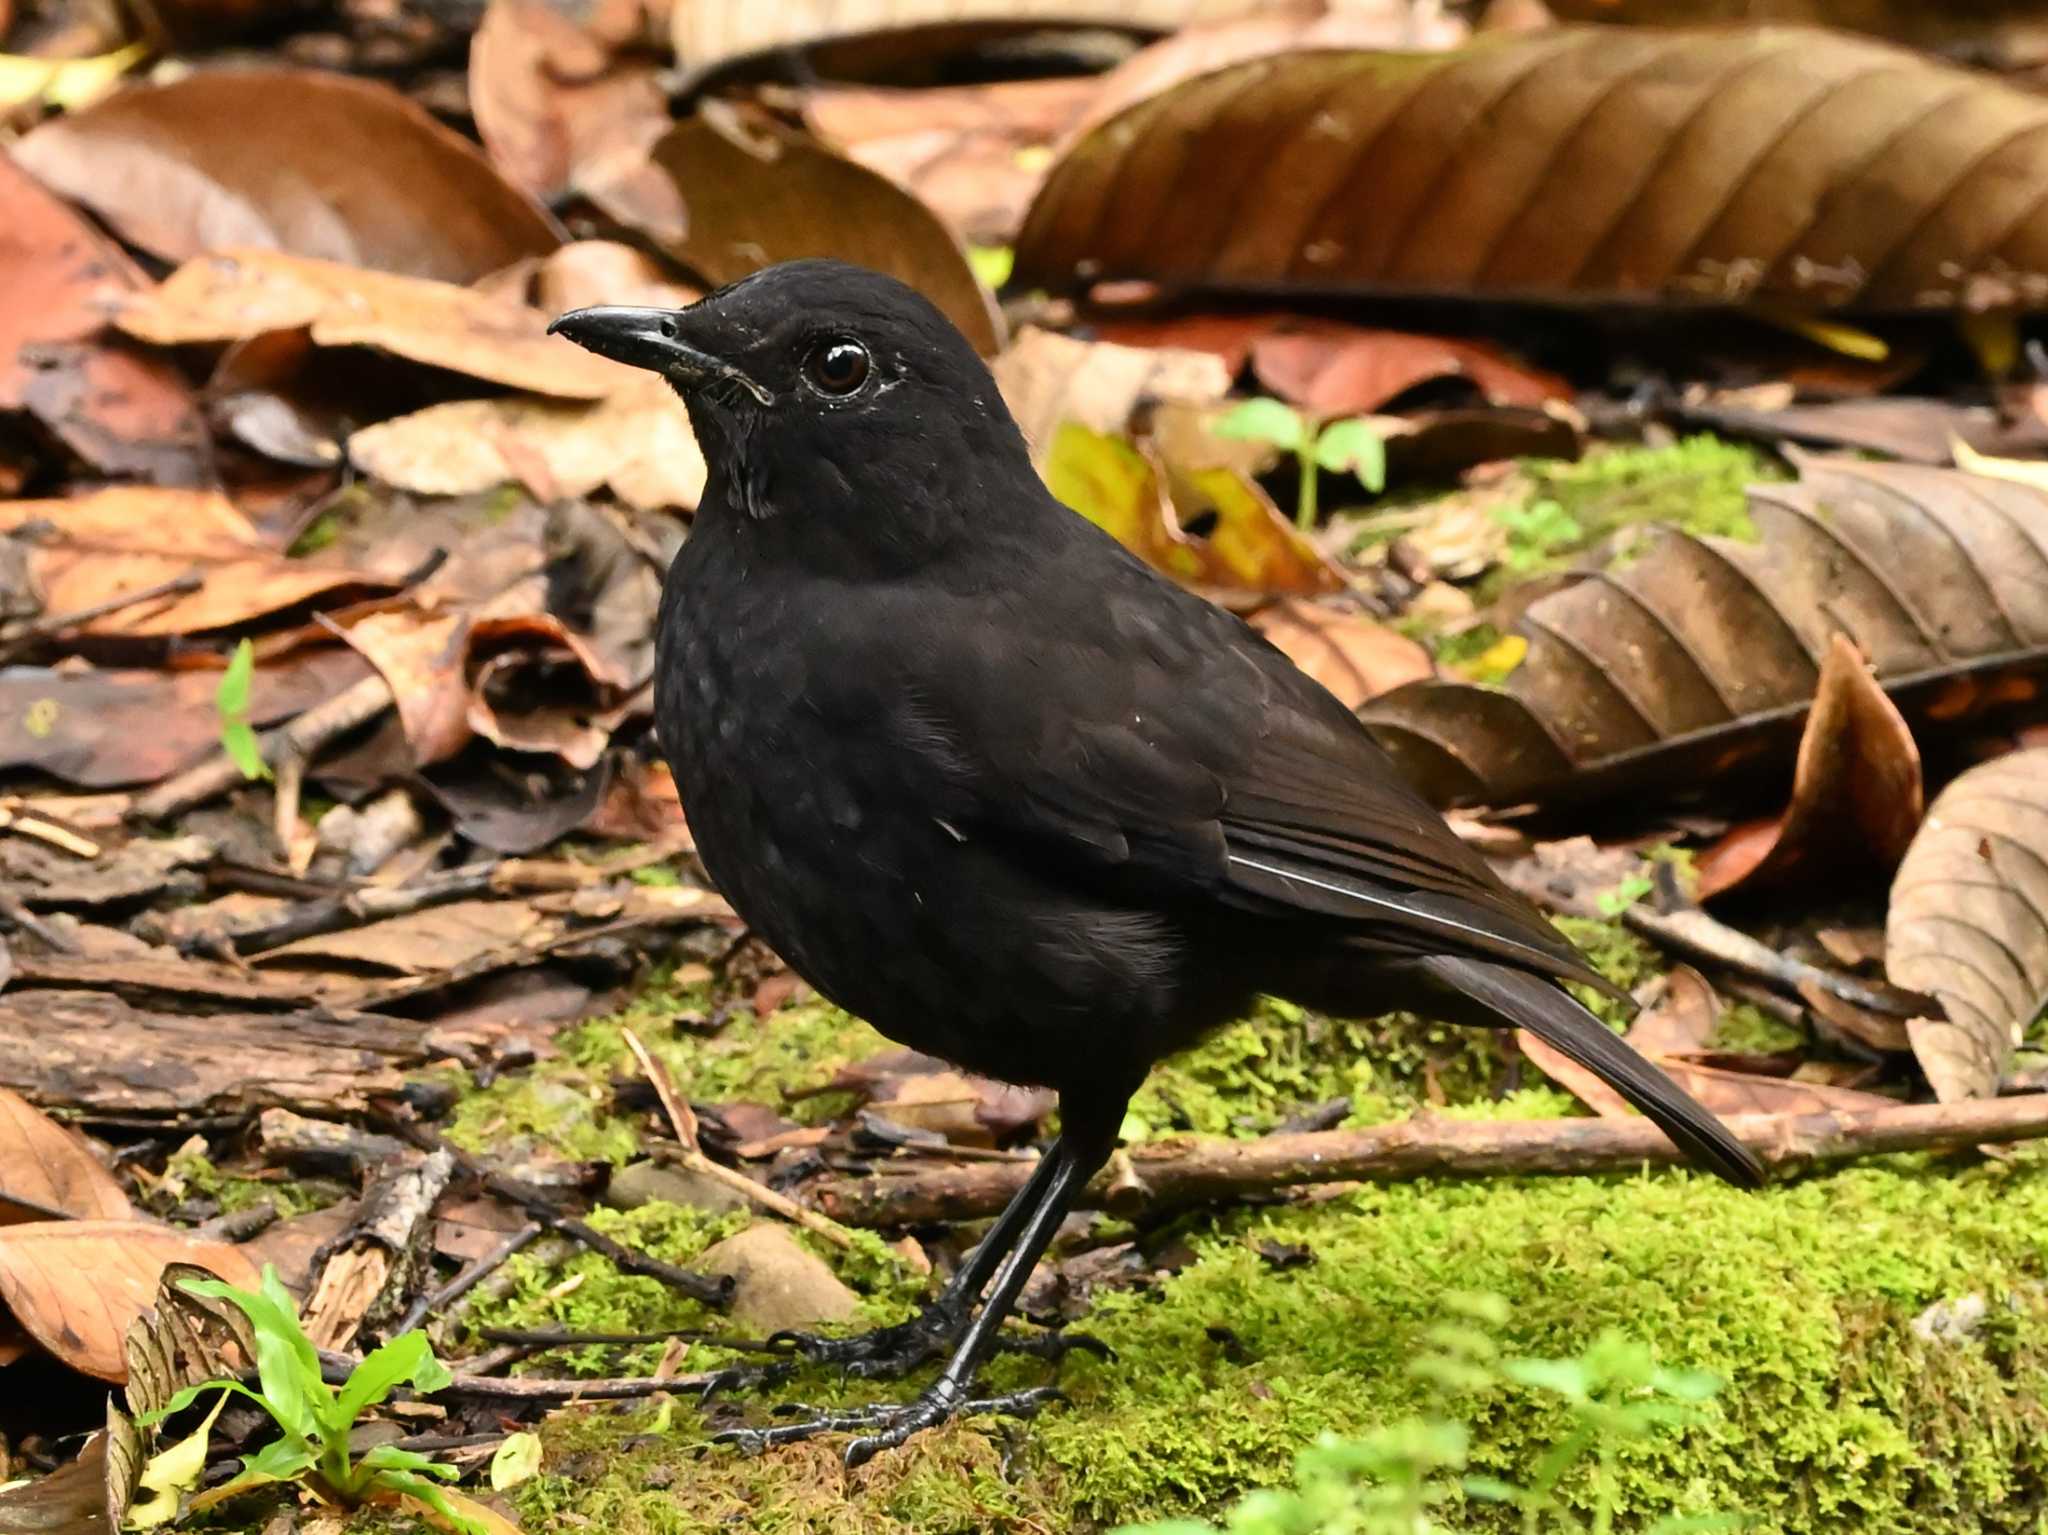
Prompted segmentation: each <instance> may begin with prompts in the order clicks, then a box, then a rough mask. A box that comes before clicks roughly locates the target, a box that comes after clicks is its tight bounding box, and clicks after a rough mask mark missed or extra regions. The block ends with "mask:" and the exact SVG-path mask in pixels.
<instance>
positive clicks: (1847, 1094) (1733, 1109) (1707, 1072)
mask: <svg viewBox="0 0 2048 1535" xmlns="http://www.w3.org/2000/svg"><path fill="white" fill-rule="evenodd" d="M1659 1064H1660V1065H1661V1066H1662V1067H1663V1069H1664V1071H1665V1073H1666V1074H1667V1075H1668V1076H1669V1077H1670V1078H1671V1079H1672V1080H1673V1081H1674V1082H1676V1083H1677V1084H1678V1085H1679V1086H1680V1087H1682V1088H1684V1089H1685V1090H1686V1091H1687V1092H1688V1093H1690V1094H1691V1095H1692V1096H1693V1097H1695V1098H1697V1099H1698V1100H1699V1101H1700V1102H1701V1103H1703V1104H1705V1105H1706V1106H1707V1108H1709V1109H1711V1110H1712V1111H1713V1112H1714V1113H1716V1114H1827V1113H1836V1112H1841V1113H1851V1114H1853V1113H1856V1112H1858V1111H1860V1110H1864V1109H1883V1108H1889V1107H1891V1106H1892V1105H1893V1104H1894V1103H1896V1102H1898V1100H1897V1099H1896V1098H1887V1097H1885V1096H1884V1095H1883V1094H1882V1093H1866V1092H1863V1091H1861V1090H1860V1089H1857V1088H1853V1087H1835V1086H1832V1085H1831V1084H1829V1083H1826V1082H1806V1081H1801V1080H1800V1079H1799V1078H1797V1077H1767V1076H1763V1075H1761V1074H1759V1073H1757V1072H1752V1071H1729V1070H1726V1069H1724V1068H1722V1067H1719V1066H1703V1065H1700V1064H1698V1063H1697V1062H1693V1061H1680V1060H1666V1061H1662V1062H1660V1063H1659Z"/></svg>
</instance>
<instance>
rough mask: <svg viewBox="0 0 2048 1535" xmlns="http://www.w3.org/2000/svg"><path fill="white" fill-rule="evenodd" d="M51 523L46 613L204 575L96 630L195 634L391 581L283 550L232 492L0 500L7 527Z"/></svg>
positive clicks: (45, 534) (40, 571)
mask: <svg viewBox="0 0 2048 1535" xmlns="http://www.w3.org/2000/svg"><path fill="white" fill-rule="evenodd" d="M31 523H36V524H43V525H45V530H44V531H41V532H39V534H38V536H37V538H36V540H35V542H34V543H33V545H32V546H31V550H30V554H29V565H30V569H31V570H32V571H33V572H34V575H35V580H36V582H37V584H38V585H39V586H41V588H42V589H43V592H44V596H45V604H46V611H48V612H50V613H74V612H78V611H80V610H82V609H86V608H90V607H95V606H97V605H99V604H101V603H104V602H107V601H109V600H111V599H113V598H116V597H119V596H121V595H122V594H123V593H127V592H134V591H140V590H144V589H146V588H150V587H155V586H159V585H162V584H163V583H165V582H169V581H175V580H177V579H179V578H180V577H183V576H186V575H189V574H192V573H195V572H196V573H197V574H198V575H199V576H200V577H201V578H202V580H201V584H200V586H199V588H198V589H197V590H196V591H190V592H183V593H176V594H173V595H170V596H166V597H164V598H162V599H161V600H157V601H151V602H145V603H138V604H137V605H135V606H133V607H127V608H121V609H119V610H118V611H116V612H112V613H104V614H101V615H100V616H99V617H97V618H91V619H87V620H86V621H85V622H84V623H82V624H81V625H80V626H79V627H80V628H81V629H82V630H83V631H84V632H86V633H89V634H122V635H144V634H196V633H199V632H201V631H204V630H209V629H222V628H227V627H229V626H231V625H234V624H238V623H241V622H243V621H245V620H247V619H251V618H257V617H260V616H262V615H263V614H266V613H274V612H276V611H277V610H278V609H280V608H287V607H291V606H293V605H294V604H296V603H300V602H305V601H308V600H310V599H312V598H314V597H318V596H321V595H323V594H326V593H330V592H339V591H348V590H353V591H357V592H361V591H363V590H364V589H368V590H371V591H387V590H389V589H390V588H391V585H392V583H390V582H388V581H382V580H379V579H377V578H376V577H373V576H370V575H366V574H364V573H362V572H359V571H352V570H346V569H343V568H341V567H339V566H321V565H309V564H307V563H305V562H304V561H301V560H292V559H287V558H286V557H285V556H284V555H281V554H278V553H275V552H274V551H272V550H271V549H269V548H267V547H265V546H264V544H263V543H262V542H261V541H260V540H259V539H258V538H257V536H256V531H255V529H254V528H252V527H250V525H249V523H248V521H247V519H245V518H244V517H243V516H242V514H241V513H240V512H238V511H236V510H235V508H234V506H233V504H232V503H231V502H229V501H228V500H227V498H226V497H224V496H219V495H215V494H213V493H212V492H209V491H196V490H156V489H150V488H147V487H144V486H136V485H123V486H111V487H109V488H107V489H105V490H99V491H94V492H91V493H90V494H88V495H84V496H74V497H72V498H71V499H69V500H65V501H5V502H0V533H5V532H12V531H14V530H16V529H19V528H24V527H27V526H28V525H30V524H31Z"/></svg>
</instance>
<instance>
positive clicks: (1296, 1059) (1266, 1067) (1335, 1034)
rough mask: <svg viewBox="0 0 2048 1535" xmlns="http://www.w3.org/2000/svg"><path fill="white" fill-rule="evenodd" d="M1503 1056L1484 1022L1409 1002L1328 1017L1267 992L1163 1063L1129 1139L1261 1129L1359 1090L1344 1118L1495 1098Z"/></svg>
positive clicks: (1367, 1120)
mask: <svg viewBox="0 0 2048 1535" xmlns="http://www.w3.org/2000/svg"><path fill="white" fill-rule="evenodd" d="M1503 1065H1504V1061H1503V1058H1502V1056H1501V1054H1500V1051H1499V1049H1498V1045H1497V1042H1496V1041H1495V1040H1494V1038H1493V1037H1492V1036H1491V1035H1488V1034H1485V1033H1481V1032H1479V1031H1477V1030H1472V1029H1459V1028H1454V1027H1452V1026H1451V1025H1449V1024H1439V1023H1433V1022H1429V1021H1426V1020H1423V1019H1419V1018H1415V1017H1413V1016H1411V1015H1409V1014H1405V1013H1390V1014H1387V1015H1386V1016H1384V1017H1380V1018H1366V1019H1336V1018H1329V1017H1326V1016H1324V1015H1323V1014H1321V1013H1315V1012H1311V1011H1309V1010H1308V1009H1306V1008H1302V1007H1297V1006H1296V1005H1295V1004H1294V1003H1292V1002H1285V1001H1282V1000H1280V999H1278V998H1273V997H1268V998H1265V999H1263V1000H1261V1001H1260V1003H1259V1004H1258V1006H1257V1007H1256V1008H1255V1009H1254V1010H1253V1012H1252V1015H1251V1016H1250V1017H1249V1018H1246V1019H1244V1020H1242V1021H1241V1022H1238V1023H1233V1024H1229V1025H1227V1026H1226V1027H1224V1028H1221V1029H1219V1030H1217V1031H1216V1032H1215V1033H1214V1034H1211V1035H1210V1036H1209V1037H1208V1038H1206V1039H1204V1040H1202V1041H1201V1042H1200V1043H1199V1044H1197V1045H1196V1046H1194V1048H1192V1049H1190V1050H1186V1051H1183V1052H1182V1053H1181V1054H1179V1055H1176V1056H1174V1057H1172V1058H1171V1059H1169V1060H1167V1061H1164V1062H1162V1063H1161V1064H1160V1065H1159V1066H1158V1067H1156V1068H1155V1069H1154V1070H1153V1072H1152V1075H1151V1076H1150V1077H1149V1078H1148V1079H1147V1080H1146V1083H1145V1085H1144V1086H1143V1087H1142V1088H1140V1089H1139V1090H1138V1095H1137V1096H1136V1097H1135V1098H1133V1099H1132V1100H1131V1109H1130V1114H1129V1116H1128V1117H1127V1119H1126V1121H1125V1126H1124V1128H1125V1138H1126V1139H1144V1138H1146V1137H1148V1136H1152V1135H1162V1134H1185V1133H1188V1132H1194V1133H1196V1134H1201V1135H1262V1134H1264V1133H1266V1132H1267V1131H1269V1130H1271V1129H1272V1128H1273V1126H1274V1125H1275V1124H1277V1123H1278V1122H1279V1121H1281V1120H1283V1119H1285V1118H1287V1117H1288V1116H1289V1115H1292V1114H1296V1113H1299V1112H1301V1111H1302V1110H1304V1109H1308V1108H1313V1107H1315V1106H1316V1105H1318V1104H1322V1103H1328V1102H1329V1101H1331V1100H1332V1099H1334V1098H1340V1097H1343V1098H1349V1099H1350V1100H1351V1113H1350V1116H1349V1117H1348V1118H1347V1119H1346V1121H1345V1123H1347V1124H1378V1123H1383V1122H1384V1121H1386V1120H1390V1119H1399V1118H1403V1117H1405V1116H1406V1115H1408V1114H1410V1113H1412V1112H1414V1111H1415V1109H1416V1108H1418V1107H1420V1106H1422V1105H1425V1104H1432V1105H1441V1104H1442V1103H1444V1102H1445V1101H1446V1100H1449V1101H1454V1102H1463V1101H1467V1100H1477V1101H1480V1102H1489V1101H1490V1100H1491V1098H1492V1088H1493V1084H1494V1083H1495V1082H1496V1081H1497V1080H1498V1079H1499V1077H1500V1075H1501V1071H1502V1068H1503Z"/></svg>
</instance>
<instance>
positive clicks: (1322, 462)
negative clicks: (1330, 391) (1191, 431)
mask: <svg viewBox="0 0 2048 1535" xmlns="http://www.w3.org/2000/svg"><path fill="white" fill-rule="evenodd" d="M1214 430H1215V433H1216V435H1217V436H1218V437H1230V438H1235V439H1238V440H1241V441H1248V442H1270V443H1271V444H1272V445H1273V446H1274V447H1276V448H1278V449H1280V451H1281V452H1283V453H1292V454H1293V455H1294V456H1295V457H1296V458H1298V459H1299V460H1300V461H1301V489H1300V492H1299V493H1298V495H1297V497H1296V500H1295V506H1294V521H1295V525H1296V526H1297V527H1300V528H1302V529H1304V530H1306V529H1308V528H1312V527H1314V526H1315V522H1316V473H1317V471H1318V470H1321V469H1327V470H1329V471H1330V473H1332V474H1351V475H1356V476H1357V477H1358V483H1359V484H1361V485H1363V486H1364V487H1365V488H1366V489H1367V490H1369V491H1371V492H1372V493H1373V494H1374V495H1378V494H1379V493H1380V492H1381V491H1383V490H1385V489H1386V488H1387V445H1386V443H1385V442H1384V441H1382V440H1381V438H1380V434H1379V433H1378V432H1375V431H1374V430H1373V429H1372V427H1371V425H1370V424H1369V423H1368V422H1367V421H1366V420H1365V418H1364V417H1362V416H1353V417H1351V418H1350V419H1348V420H1344V421H1331V422H1327V423H1318V422H1317V421H1315V420H1314V419H1313V418H1312V417H1309V416H1305V415H1303V414H1302V413H1301V412H1300V411H1298V410H1296V409H1294V407H1293V406H1291V405H1283V404H1281V403H1280V401H1278V400H1269V399H1256V400H1246V401H1245V402H1244V403H1243V404H1241V405H1238V406H1235V407H1233V408H1232V409H1230V410H1229V411H1226V412H1225V413H1224V415H1223V417H1222V419H1221V420H1219V421H1218V422H1217V423H1216V425H1215V428H1214Z"/></svg>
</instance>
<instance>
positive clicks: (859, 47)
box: [672, 0, 1256, 85]
mask: <svg viewBox="0 0 2048 1535" xmlns="http://www.w3.org/2000/svg"><path fill="white" fill-rule="evenodd" d="M1254 3H1256V0H747V3H746V4H744V5H731V4H719V3H715V0H714V3H700V0H679V3H678V4H677V5H676V6H675V9H674V11H673V13H672V15H673V19H674V36H673V41H674V43H675V51H676V57H677V58H678V59H679V60H681V61H682V63H683V65H684V67H685V68H686V69H687V70H688V71H689V76H690V82H691V83H692V84H693V85H696V84H702V83H703V81H704V80H705V79H707V78H708V77H709V76H711V75H714V74H723V73H728V72H730V71H731V70H732V68H733V67H734V66H735V65H737V64H741V63H743V62H745V61H747V60H755V59H763V58H765V57H785V58H786V57H787V56H788V55H790V54H791V53H792V52H798V53H801V55H802V57H803V59H804V62H805V64H806V66H807V67H808V69H809V70H810V71H811V72H812V73H814V74H817V75H822V76H827V77H831V78H839V79H867V78H872V77H877V76H881V75H890V74H899V73H903V72H905V70H906V68H907V67H909V66H914V65H915V64H916V63H918V62H919V61H928V60H931V59H933V58H936V57H942V56H943V55H945V54H948V53H953V52H957V51H959V50H961V49H962V48H963V47H965V46H968V45H970V44H971V43H972V42H974V41H975V40H977V39H986V38H994V37H1001V36H1004V35H1006V34H1017V33H1029V32H1044V31H1047V30H1050V29H1054V28H1058V27H1062V26H1064V27H1102V28H1115V29H1118V30H1123V31H1131V32H1139V33H1157V32H1171V31H1173V30H1174V29H1175V28H1177V27H1183V26H1187V25H1189V24H1191V23H1194V22H1198V21H1203V20H1207V19H1212V18H1215V17H1220V16H1230V15H1235V14H1238V13H1241V12H1243V11H1245V10H1248V9H1250V8H1251V6H1252V4H1254ZM783 67H784V68H786V67H787V66H786V65H784V66H783Z"/></svg>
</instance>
